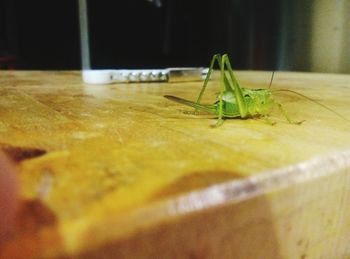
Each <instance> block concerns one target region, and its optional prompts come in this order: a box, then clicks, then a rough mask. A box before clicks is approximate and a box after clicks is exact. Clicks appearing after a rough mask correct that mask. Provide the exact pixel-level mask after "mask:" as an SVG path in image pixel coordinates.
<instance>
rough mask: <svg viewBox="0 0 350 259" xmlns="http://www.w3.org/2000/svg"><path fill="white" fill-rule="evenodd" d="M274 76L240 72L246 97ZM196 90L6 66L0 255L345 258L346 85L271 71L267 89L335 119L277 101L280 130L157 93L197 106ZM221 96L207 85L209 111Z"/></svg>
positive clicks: (1, 104)
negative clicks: (5, 235) (10, 206)
mask: <svg viewBox="0 0 350 259" xmlns="http://www.w3.org/2000/svg"><path fill="white" fill-rule="evenodd" d="M270 76H271V73H270V72H253V71H239V72H237V77H238V80H239V81H240V83H241V85H242V86H243V87H247V88H266V87H268V84H269V80H270ZM201 86H202V83H201V82H191V83H142V84H111V85H85V84H83V83H82V81H81V77H80V73H79V72H70V71H59V72H40V71H1V72H0V118H1V120H0V146H1V147H2V148H3V149H4V150H5V152H6V153H7V154H9V156H10V157H12V159H14V160H15V161H16V163H17V168H18V175H19V179H20V183H21V196H22V197H23V206H22V209H21V213H20V216H19V219H18V227H17V228H16V229H15V230H14V231H13V233H12V234H11V238H9V241H8V242H6V243H5V244H3V245H2V246H1V247H0V251H1V252H0V258H2V257H4V258H7V257H12V258H15V257H16V256H17V257H19V258H20V257H23V256H26V257H27V258H30V257H33V258H37V257H40V258H42V257H43V258H46V257H48V258H51V257H62V258H66V257H81V258H89V257H90V258H102V257H103V256H104V258H115V257H117V258H232V257H233V256H235V258H309V257H310V258H321V257H322V256H323V258H346V256H350V248H349V246H348V245H347V244H349V242H350V205H348V204H350V176H349V175H350V174H349V173H350V162H349V161H350V105H349V104H350V101H349V100H350V76H349V75H333V74H314V73H292V72H277V73H276V74H275V78H274V82H273V85H272V87H271V89H272V90H274V89H281V88H282V89H290V90H293V91H296V92H298V93H301V94H303V95H305V96H307V97H310V98H312V99H313V100H316V101H318V102H320V103H322V104H323V105H326V106H327V107H328V108H330V109H332V110H334V111H335V112H336V113H338V114H341V115H342V116H343V117H344V118H343V117H340V116H338V115H337V114H335V113H334V112H331V111H329V110H328V109H326V108H324V107H322V106H321V105H318V104H316V103H314V102H312V101H310V100H308V99H307V98H303V97H301V96H299V95H295V94H292V93H287V92H276V93H274V98H275V99H276V100H278V101H279V102H280V103H281V104H282V105H283V106H284V108H285V109H286V110H287V111H288V113H289V115H290V117H291V118H292V119H293V120H295V121H304V122H303V123H302V124H301V125H294V124H289V123H288V122H286V121H285V119H284V117H283V116H282V115H281V114H280V113H279V111H278V110H277V109H276V110H273V111H272V113H271V120H273V121H275V122H276V124H275V125H270V124H269V123H267V122H266V121H265V120H264V119H260V118H250V119H244V120H242V119H230V120H225V122H224V124H223V125H222V126H220V127H217V128H213V127H211V125H213V124H215V122H216V120H215V118H213V117H211V116H208V115H192V114H188V113H184V111H191V109H190V108H187V107H185V106H182V105H181V104H177V103H173V102H171V101H169V100H167V99H165V98H164V97H163V96H164V95H175V96H179V97H183V98H186V99H189V100H195V99H196V97H197V95H198V93H199V91H200V89H201ZM218 90H219V87H218V84H217V81H216V80H215V79H214V80H212V81H211V82H210V85H209V87H208V91H207V92H206V94H205V97H204V102H207V103H210V102H213V101H214V100H215V95H216V93H217V92H218ZM1 256H2V257H1ZM157 256H158V257H157ZM342 256H344V257H342Z"/></svg>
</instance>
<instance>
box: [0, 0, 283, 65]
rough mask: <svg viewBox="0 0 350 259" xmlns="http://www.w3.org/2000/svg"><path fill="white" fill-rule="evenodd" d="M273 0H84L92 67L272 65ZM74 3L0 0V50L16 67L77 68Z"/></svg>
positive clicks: (72, 0)
mask: <svg viewBox="0 0 350 259" xmlns="http://www.w3.org/2000/svg"><path fill="white" fill-rule="evenodd" d="M279 3H280V1H278V0H266V1H260V0H246V1H243V0H242V1H237V0H219V1H218V0H202V1H199V0H163V1H162V6H161V7H156V5H154V4H153V3H151V2H149V1H147V0H127V1H115V0H114V1H112V0H110V1H107V0H100V1H97V0H91V1H88V8H89V33H90V48H91V50H90V51H91V63H92V67H93V68H151V67H153V68H154V67H170V66H207V65H208V63H209V61H210V58H211V56H212V55H213V54H214V53H228V54H229V55H230V57H231V61H232V63H233V66H234V67H235V68H238V69H264V70H270V69H276V64H277V52H278V38H279V31H280V27H279V22H280V15H279V13H280V11H279V10H280V4H279ZM79 35H80V34H79V15H78V1H76V0H60V1H47V0H46V1H44V0H36V1H35V0H33V1H23V0H22V1H20V0H2V1H0V56H1V55H2V56H5V55H12V56H15V57H16V61H15V62H16V63H15V66H16V69H42V70H58V69H80V68H81V64H80V43H79Z"/></svg>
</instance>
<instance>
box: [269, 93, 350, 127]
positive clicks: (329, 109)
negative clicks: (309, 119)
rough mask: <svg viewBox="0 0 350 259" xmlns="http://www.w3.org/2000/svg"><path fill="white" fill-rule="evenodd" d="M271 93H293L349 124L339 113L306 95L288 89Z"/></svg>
mask: <svg viewBox="0 0 350 259" xmlns="http://www.w3.org/2000/svg"><path fill="white" fill-rule="evenodd" d="M272 91H273V92H289V93H293V94H295V95H298V96H301V97H303V98H305V99H307V100H309V101H310V102H313V103H315V104H317V105H319V106H321V107H323V108H324V109H327V110H328V111H330V112H332V113H334V114H335V115H337V116H338V117H340V118H342V119H343V120H346V121H347V122H350V120H349V119H347V118H345V117H344V116H343V115H341V114H340V113H338V112H336V111H335V110H333V109H331V108H329V107H328V106H326V105H324V104H323V103H321V102H319V101H316V100H314V99H312V98H310V97H308V96H306V95H303V94H301V93H298V92H296V91H293V90H289V89H276V90H272Z"/></svg>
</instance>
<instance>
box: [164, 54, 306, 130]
mask: <svg viewBox="0 0 350 259" xmlns="http://www.w3.org/2000/svg"><path fill="white" fill-rule="evenodd" d="M215 62H217V64H218V67H219V69H220V88H221V90H220V93H219V94H218V96H217V100H216V101H215V103H214V104H210V105H207V104H201V103H200V102H201V99H202V96H203V93H204V91H205V89H206V87H207V85H208V82H209V80H210V77H211V74H212V72H213V69H214V65H215ZM271 80H272V79H271ZM164 97H165V98H167V99H169V100H172V101H175V102H178V103H181V104H184V105H187V106H191V107H194V108H195V112H196V111H197V110H200V111H204V112H207V113H209V114H212V115H215V116H217V117H218V120H217V123H216V124H215V126H220V125H221V124H222V123H223V119H224V118H242V119H244V118H248V117H256V116H262V117H264V118H266V120H267V121H269V120H268V116H269V113H270V111H271V109H272V108H273V107H274V106H277V107H278V109H279V110H280V111H281V113H282V114H283V116H284V117H285V118H286V120H287V121H288V122H289V123H295V124H300V123H301V122H293V121H292V120H291V119H290V118H289V116H288V114H287V112H286V111H285V110H284V109H283V107H282V105H281V104H280V103H278V102H277V101H275V100H274V99H273V98H272V93H271V90H269V89H246V88H243V87H241V86H240V85H239V83H238V81H237V79H236V77H235V75H234V73H233V71H232V67H231V63H230V60H229V58H228V55H227V54H224V55H222V56H221V55H220V54H216V55H214V56H213V58H212V60H211V62H210V67H209V70H208V73H207V76H206V78H205V80H204V84H203V87H202V89H201V91H200V93H199V96H198V98H197V101H196V102H192V101H188V100H185V99H182V98H179V97H175V96H170V95H165V96H164ZM269 122H270V121H269Z"/></svg>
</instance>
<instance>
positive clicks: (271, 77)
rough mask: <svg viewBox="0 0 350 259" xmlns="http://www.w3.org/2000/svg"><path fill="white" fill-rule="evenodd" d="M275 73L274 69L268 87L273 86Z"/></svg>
mask: <svg viewBox="0 0 350 259" xmlns="http://www.w3.org/2000/svg"><path fill="white" fill-rule="evenodd" d="M274 75H275V71H272V75H271V80H270V84H269V88H268V89H270V88H271V85H272V81H273V77H274Z"/></svg>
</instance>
